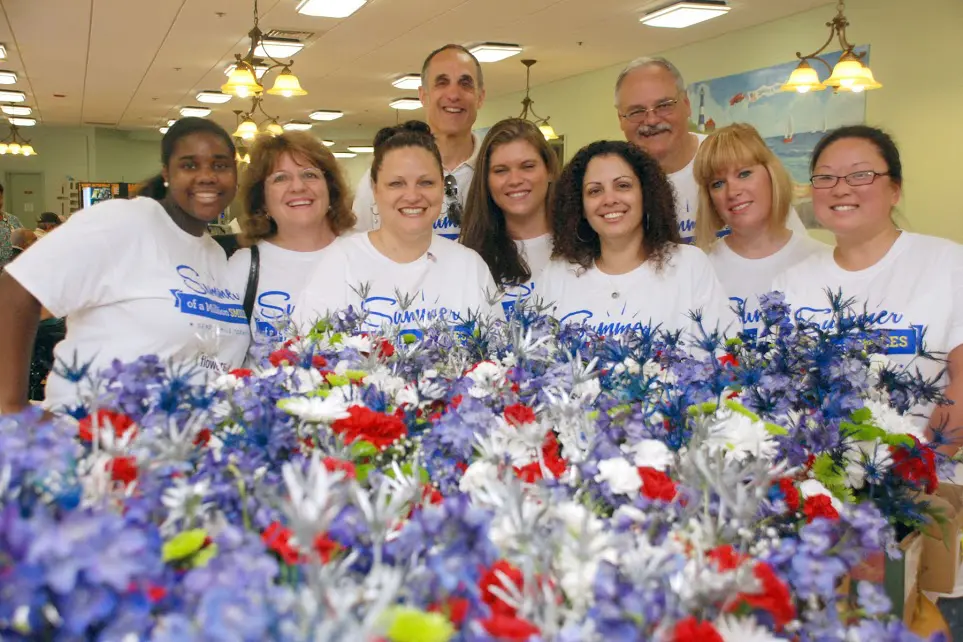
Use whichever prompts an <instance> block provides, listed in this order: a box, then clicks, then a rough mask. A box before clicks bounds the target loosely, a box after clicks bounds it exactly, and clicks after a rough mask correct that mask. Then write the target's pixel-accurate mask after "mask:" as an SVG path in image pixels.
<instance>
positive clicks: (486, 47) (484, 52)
mask: <svg viewBox="0 0 963 642" xmlns="http://www.w3.org/2000/svg"><path fill="white" fill-rule="evenodd" d="M468 51H470V52H471V53H472V55H473V56H475V58H477V59H478V62H498V61H499V60H505V58H511V57H512V56H514V55H516V54H520V53H522V48H521V47H520V46H518V45H509V44H505V43H501V42H483V43H481V44H480V45H475V46H474V47H470V48H469V49H468Z"/></svg>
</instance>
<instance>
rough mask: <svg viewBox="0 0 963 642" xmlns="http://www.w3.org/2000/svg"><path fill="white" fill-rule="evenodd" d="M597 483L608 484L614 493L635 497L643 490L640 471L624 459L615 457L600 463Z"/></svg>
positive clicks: (596, 478)
mask: <svg viewBox="0 0 963 642" xmlns="http://www.w3.org/2000/svg"><path fill="white" fill-rule="evenodd" d="M595 481H597V482H608V484H609V488H611V489H612V492H613V493H618V494H620V495H635V494H637V493H638V492H639V489H641V488H642V478H641V477H640V476H639V470H638V469H637V468H636V467H635V466H633V465H632V464H630V463H629V462H628V461H626V460H625V459H623V458H622V457H613V458H612V459H604V460H602V461H600V462H599V474H598V475H596V476H595Z"/></svg>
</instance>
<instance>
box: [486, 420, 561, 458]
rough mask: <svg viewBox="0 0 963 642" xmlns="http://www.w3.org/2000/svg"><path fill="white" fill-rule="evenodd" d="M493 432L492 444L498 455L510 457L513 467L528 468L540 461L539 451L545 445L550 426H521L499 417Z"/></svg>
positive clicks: (531, 424)
mask: <svg viewBox="0 0 963 642" xmlns="http://www.w3.org/2000/svg"><path fill="white" fill-rule="evenodd" d="M495 421H496V423H495V425H494V426H492V431H491V443H492V445H493V446H494V447H495V452H496V453H497V454H498V455H508V456H509V457H510V458H511V460H512V465H513V466H526V465H528V464H530V463H532V462H533V461H536V460H537V459H538V451H539V450H540V449H541V447H542V445H543V444H544V443H545V434H546V433H547V432H548V431H549V426H547V425H545V424H543V423H541V422H528V423H524V424H521V425H519V426H513V425H511V424H509V423H508V422H507V421H505V419H504V418H503V417H498V418H497V419H496V420H495Z"/></svg>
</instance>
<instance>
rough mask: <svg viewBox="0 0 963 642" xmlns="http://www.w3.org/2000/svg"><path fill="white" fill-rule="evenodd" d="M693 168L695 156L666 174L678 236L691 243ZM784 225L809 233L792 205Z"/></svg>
mask: <svg viewBox="0 0 963 642" xmlns="http://www.w3.org/2000/svg"><path fill="white" fill-rule="evenodd" d="M692 135H693V136H695V137H696V138H697V139H699V145H702V141H704V140H705V139H706V138H707V137H708V135H707V134H692ZM696 153H698V150H697V152H696ZM694 169H695V156H693V157H692V160H690V161H689V164H688V165H686V166H685V167H683V168H682V169H680V170H679V171H677V172H672V173H671V174H669V175H668V179H669V182H670V183H672V187H673V189H675V218H676V221H677V222H678V223H679V236H680V237H682V242H683V243H692V242H693V241H694V240H695V224H696V213H697V212H698V211H699V185H698V183H696V179H695V173H694ZM786 227H788V228H789V229H790V230H792V231H793V232H794V233H798V234H807V235H808V234H809V232H807V231H806V226H805V225H803V222H802V219H800V218H799V214H798V213H797V212H796V210H795V208H793V207H790V208H789V218H787V219H786ZM728 233H729V232H728V230H726V229H723V230H720V232H719V236H725V235H726V234H728Z"/></svg>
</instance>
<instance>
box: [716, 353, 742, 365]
mask: <svg viewBox="0 0 963 642" xmlns="http://www.w3.org/2000/svg"><path fill="white" fill-rule="evenodd" d="M719 364H720V365H723V366H733V367H735V366H738V365H739V360H738V359H736V355H734V354H724V355H722V356H721V357H719Z"/></svg>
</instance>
